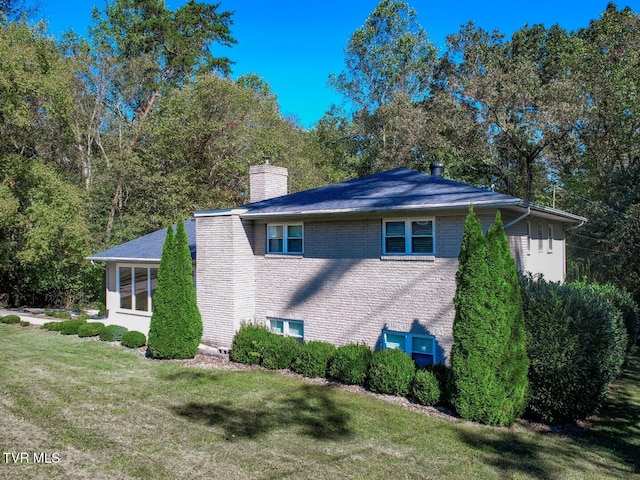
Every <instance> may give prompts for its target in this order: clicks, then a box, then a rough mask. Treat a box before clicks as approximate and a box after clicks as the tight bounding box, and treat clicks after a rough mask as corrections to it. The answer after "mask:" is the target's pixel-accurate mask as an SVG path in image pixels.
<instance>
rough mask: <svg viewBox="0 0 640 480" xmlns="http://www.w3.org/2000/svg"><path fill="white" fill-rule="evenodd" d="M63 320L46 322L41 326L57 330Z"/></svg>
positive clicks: (51, 330) (53, 330)
mask: <svg viewBox="0 0 640 480" xmlns="http://www.w3.org/2000/svg"><path fill="white" fill-rule="evenodd" d="M63 323H64V322H47V323H45V324H43V325H42V328H44V329H45V330H49V331H50V332H59V331H60V329H61V328H62V324H63Z"/></svg>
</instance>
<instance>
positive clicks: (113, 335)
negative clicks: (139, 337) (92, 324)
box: [100, 325, 127, 342]
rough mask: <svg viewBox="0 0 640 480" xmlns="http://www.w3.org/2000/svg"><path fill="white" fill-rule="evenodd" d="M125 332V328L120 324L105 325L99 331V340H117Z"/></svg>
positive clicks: (120, 338)
mask: <svg viewBox="0 0 640 480" xmlns="http://www.w3.org/2000/svg"><path fill="white" fill-rule="evenodd" d="M126 332H127V329H126V328H125V327H121V326H120V325H107V326H106V327H104V328H103V329H102V331H101V332H100V340H102V341H103V342H119V341H120V340H122V335H124V334H125V333H126Z"/></svg>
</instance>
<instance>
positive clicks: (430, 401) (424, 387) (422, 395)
mask: <svg viewBox="0 0 640 480" xmlns="http://www.w3.org/2000/svg"><path fill="white" fill-rule="evenodd" d="M440 394H441V390H440V385H439V382H438V379H437V378H436V376H435V375H434V374H433V373H432V372H430V371H429V370H418V371H417V372H416V373H415V375H414V377H413V382H411V396H412V397H413V398H414V399H415V400H416V401H417V402H418V403H420V404H421V405H435V404H436V403H438V401H440Z"/></svg>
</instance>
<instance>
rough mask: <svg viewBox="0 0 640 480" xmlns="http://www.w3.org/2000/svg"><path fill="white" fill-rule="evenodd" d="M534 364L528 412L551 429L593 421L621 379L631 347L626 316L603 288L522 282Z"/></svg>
mask: <svg viewBox="0 0 640 480" xmlns="http://www.w3.org/2000/svg"><path fill="white" fill-rule="evenodd" d="M521 285H522V299H523V303H524V312H525V322H526V325H527V333H528V336H529V344H528V354H529V358H530V359H531V365H530V367H529V381H530V383H531V388H532V396H531V400H530V403H529V407H528V410H529V412H530V413H531V414H532V415H533V416H535V417H536V418H539V419H541V420H543V421H546V422H549V423H565V422H571V421H575V420H578V419H583V418H586V417H588V416H589V415H593V414H594V413H596V412H597V411H598V408H599V407H600V406H601V405H602V403H603V401H604V400H605V398H606V396H607V394H608V390H609V385H610V383H611V381H612V380H613V379H614V378H615V377H616V376H617V375H618V374H619V373H620V370H621V367H622V364H623V362H624V359H625V351H626V348H627V345H628V334H627V331H626V329H625V327H624V321H623V319H622V314H621V312H620V310H619V309H618V308H616V306H615V304H614V303H613V302H611V300H610V299H609V298H607V295H602V294H601V293H598V290H599V288H598V287H593V286H591V285H586V284H575V283H574V284H560V283H550V282H546V281H545V280H544V279H537V280H534V279H532V278H531V277H522V278H521Z"/></svg>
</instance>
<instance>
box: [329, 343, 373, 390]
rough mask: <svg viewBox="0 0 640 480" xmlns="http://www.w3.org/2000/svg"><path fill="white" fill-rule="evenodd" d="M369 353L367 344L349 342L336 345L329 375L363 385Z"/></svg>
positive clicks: (346, 381) (344, 381) (345, 381)
mask: <svg viewBox="0 0 640 480" xmlns="http://www.w3.org/2000/svg"><path fill="white" fill-rule="evenodd" d="M371 353H372V352H371V349H370V348H369V347H368V346H367V345H356V344H353V343H350V344H348V345H343V346H341V347H338V349H337V350H336V354H335V356H334V357H333V361H332V362H331V365H330V366H329V376H330V377H331V378H335V379H336V380H338V381H340V382H342V383H346V384H349V385H364V383H365V382H366V380H367V371H368V369H369V362H370V361H371Z"/></svg>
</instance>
